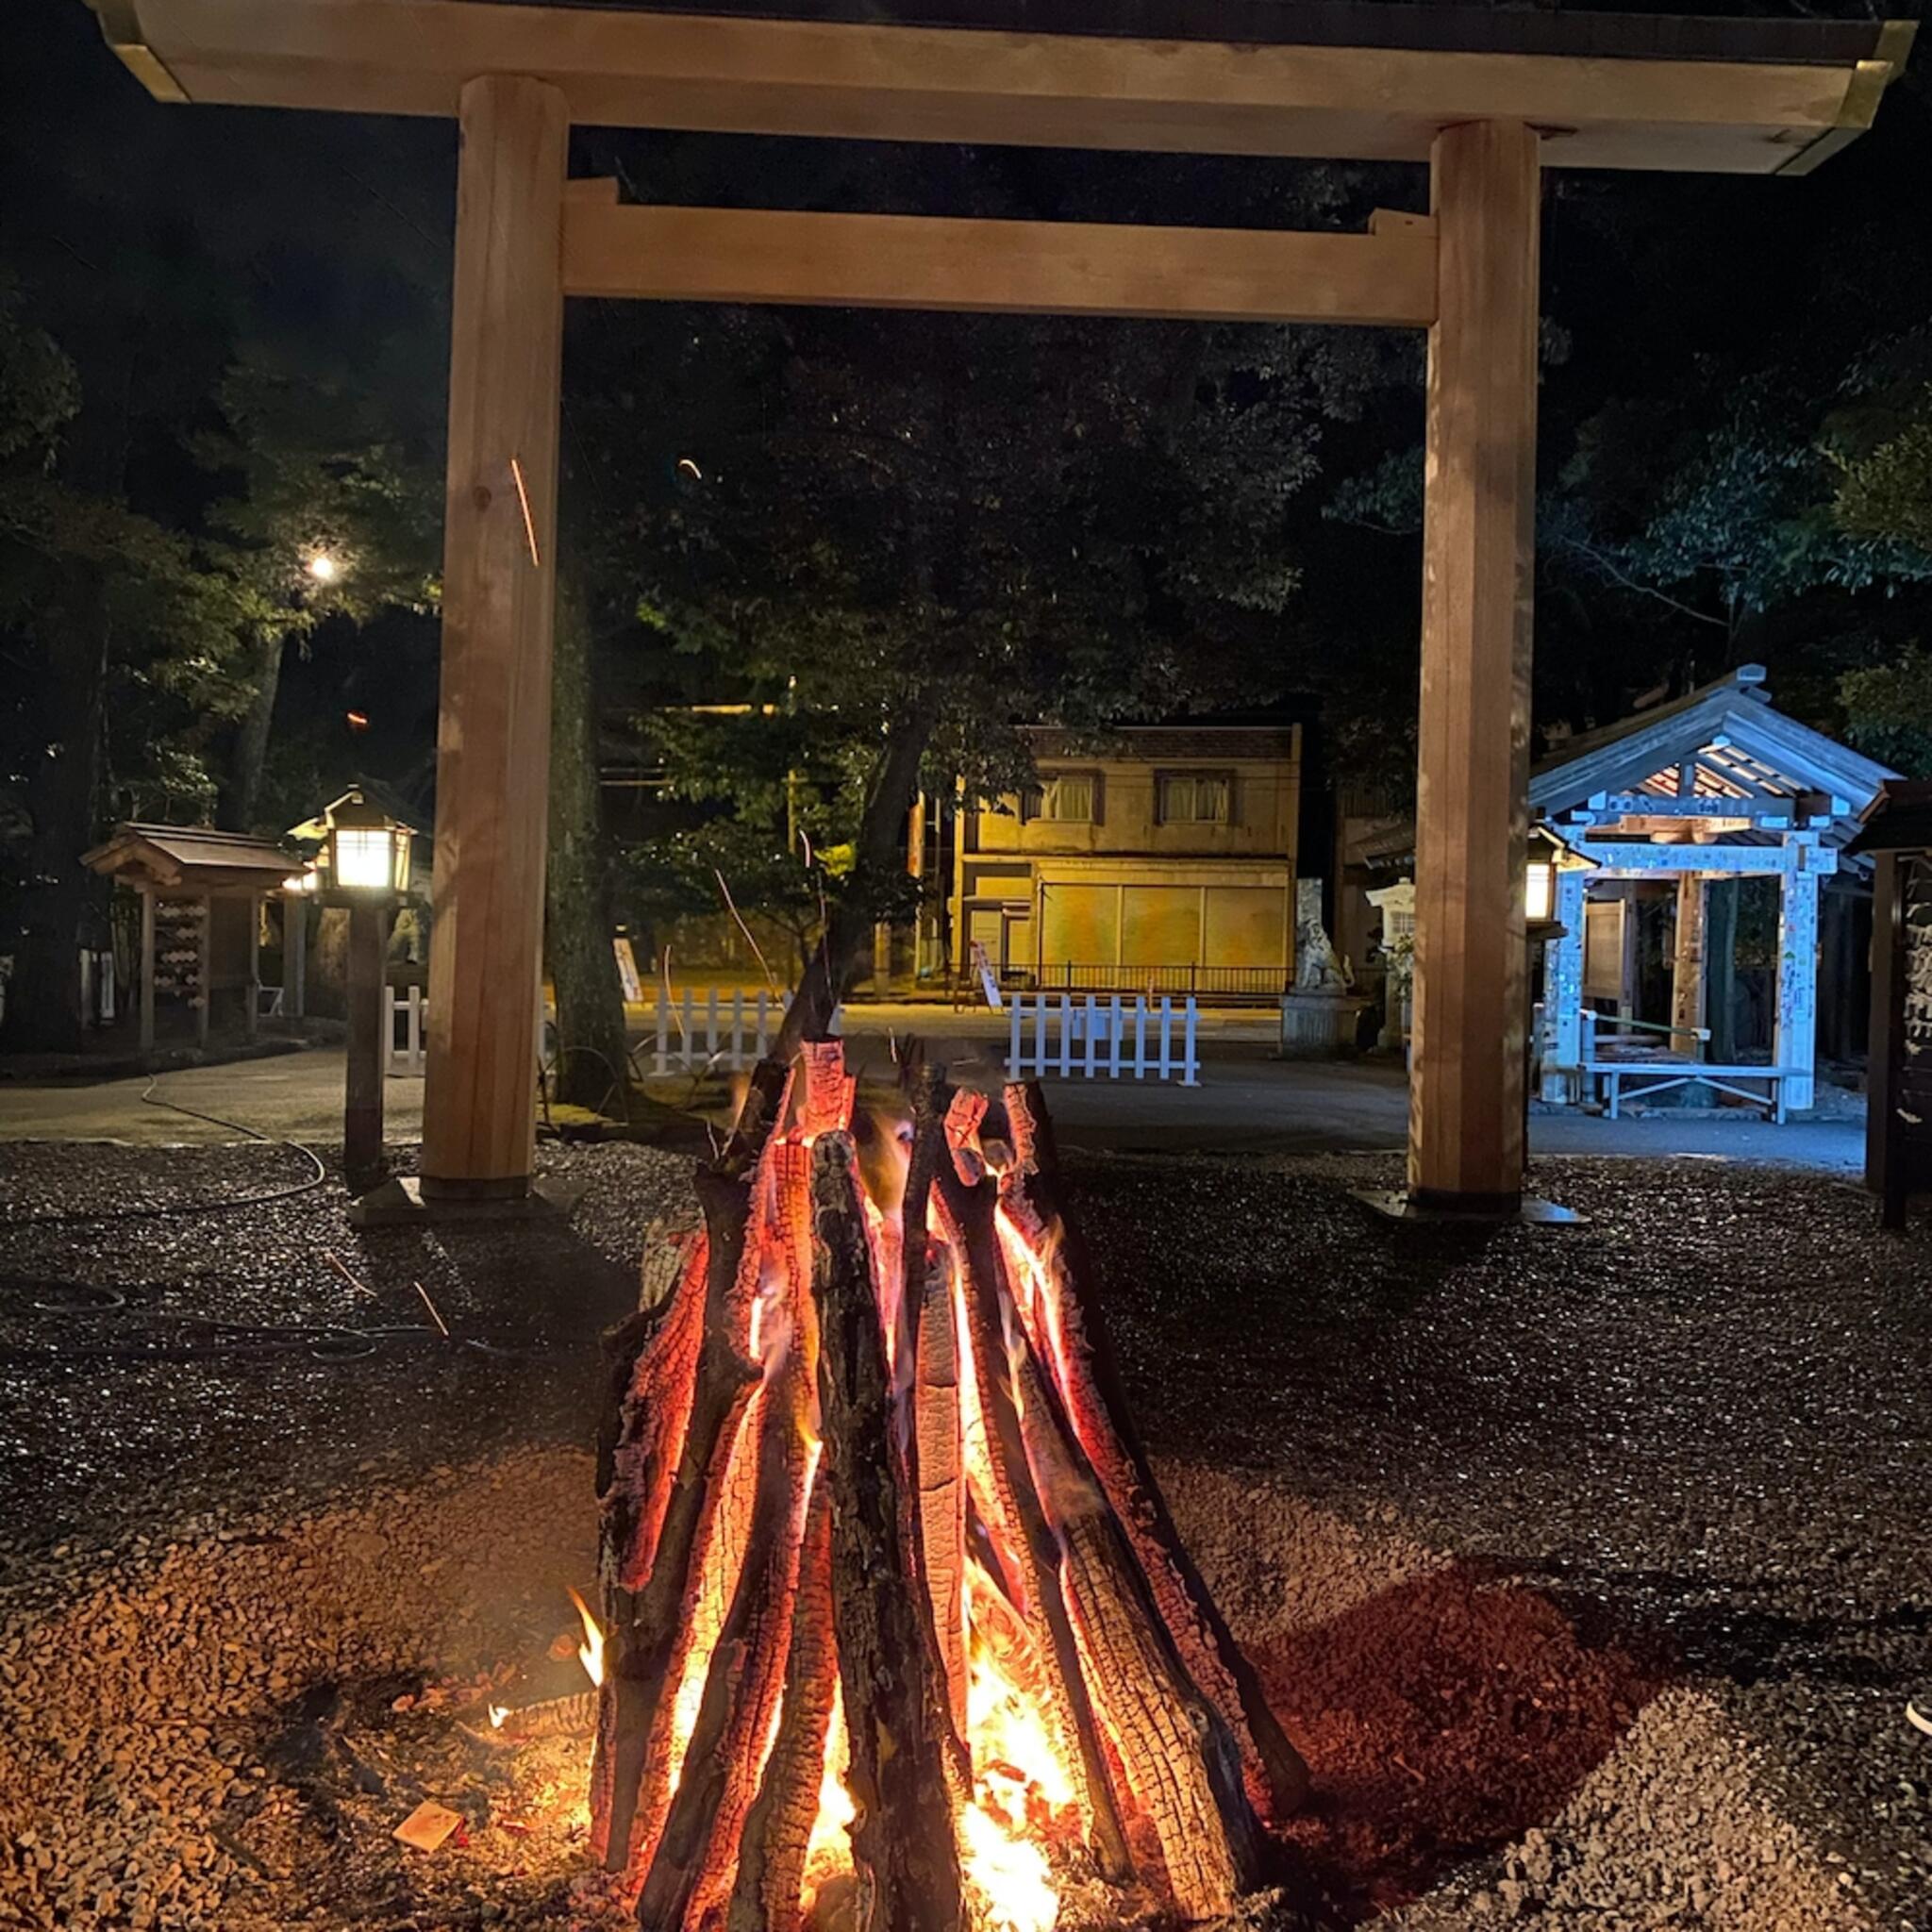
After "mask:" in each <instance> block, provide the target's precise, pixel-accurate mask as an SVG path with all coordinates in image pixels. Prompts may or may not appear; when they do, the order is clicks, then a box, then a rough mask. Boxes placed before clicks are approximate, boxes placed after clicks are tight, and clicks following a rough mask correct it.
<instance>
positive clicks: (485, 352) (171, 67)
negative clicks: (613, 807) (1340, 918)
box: [92, 0, 1913, 1209]
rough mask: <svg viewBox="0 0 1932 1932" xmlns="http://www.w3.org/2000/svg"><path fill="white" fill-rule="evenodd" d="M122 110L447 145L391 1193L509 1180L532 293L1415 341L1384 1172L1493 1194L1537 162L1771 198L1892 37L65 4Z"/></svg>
mask: <svg viewBox="0 0 1932 1932" xmlns="http://www.w3.org/2000/svg"><path fill="white" fill-rule="evenodd" d="M92 4H93V5H94V6H95V8H96V9H97V11H98V12H99V13H100V15H101V19H102V25H103V27H104V29H105V31H106V34H107V37H108V41H109V42H110V43H111V44H112V46H113V47H114V49H115V51H116V52H117V53H118V54H119V55H120V57H121V58H122V59H123V60H124V61H125V62H126V64H127V65H128V66H129V67H130V68H131V69H132V70H133V71H134V73H135V74H136V75H138V76H139V77H140V78H141V79H142V82H143V84H144V85H146V86H147V88H148V89H149V91H150V92H153V93H154V94H155V95H156V96H157V97H158V98H161V99H166V100H174V101H184V102H216V103H225V104H231V105H233V104H256V105H263V106H272V107H280V108H325V109H334V110H342V111H351V112H375V113H416V114H447V115H454V116H456V117H457V118H458V121H459V123H460V125H461V129H462V136H463V145H462V161H461V166H460V173H459V179H458V213H457V258H456V275H455V291H454V301H453V348H452V366H451V390H450V425H449V426H450V435H449V488H448V496H447V516H446V534H445V545H446V549H445V570H444V590H443V626H444V628H443V636H444V648H443V686H442V723H441V753H440V760H441V761H440V769H439V778H438V788H437V866H436V908H435V927H436V941H435V946H434V949H433V956H432V967H431V995H430V999H431V1007H430V1040H429V1070H428V1084H427V1089H426V1092H425V1121H424V1159H423V1169H424V1175H425V1191H430V1192H433V1191H441V1192H445V1193H449V1194H463V1193H469V1194H486V1195H488V1194H503V1193H509V1194H521V1193H523V1192H525V1191H526V1190H527V1185H528V1177H529V1172H530V1166H531V1157H532V1133H533V1106H532V1091H531V1090H532V1079H531V1068H532V1065H533V1063H534V1057H535V1047H534V1038H533V1035H534V1002H533V1000H532V999H531V998H530V992H529V990H530V987H531V985H532V983H533V981H534V980H535V978H536V975H537V972H538V964H539V952H540V941H541V908H542V879H543V821H544V798H545V783H546V775H547V760H548V738H549V677H550V641H551V624H552V606H553V603H554V591H555V584H554V576H553V572H554V568H555V555H554V550H555V545H554V534H555V502H556V469H557V440H558V397H559V389H558V381H559V356H560V348H561V308H562V300H563V297H564V296H565V295H566V294H568V293H594V294H598V295H607V296H610V295H625V296H634V297H641V298H650V299H676V300H717V301H740V302H744V301H758V302H802V303H812V302H818V303H838V304H869V305H870V304H875V305H879V306H897V307H911V308H922V307H924V308H992V309H1021V310H1026V311H1031V312H1064V313H1083V314H1114V315H1141V316H1172V317H1185V318H1208V319H1214V320H1226V319H1229V318H1236V319H1241V318H1245V319H1252V320H1257V321H1270V322H1283V321H1302V322H1339V323H1373V324H1381V325H1403V326H1412V327H1418V328H1426V329H1427V330H1428V331H1429V377H1428V408H1427V423H1428V428H1427V437H1428V483H1427V492H1426V513H1425V522H1424V591H1423V632H1424V643H1423V686H1422V712H1421V728H1420V734H1419V738H1420V757H1419V795H1420V800H1421V812H1420V825H1421V849H1420V852H1419V854H1418V877H1417V890H1418V898H1417V932H1416V941H1417V950H1416V964H1417V994H1416V1036H1417V1047H1416V1071H1415V1078H1414V1081H1413V1085H1412V1093H1411V1113H1410V1126H1411V1131H1410V1157H1409V1178H1410V1188H1411V1192H1412V1194H1413V1195H1414V1196H1415V1197H1416V1198H1418V1199H1419V1200H1420V1201H1423V1202H1424V1203H1433V1204H1436V1205H1440V1206H1443V1207H1447V1208H1478V1209H1480V1208H1510V1207H1511V1206H1513V1204H1514V1203H1515V1201H1516V1199H1517V1197H1518V1194H1519V1192H1520V1189H1521V1182H1522V1174H1523V1110H1522V1092H1523V1085H1522V1083H1523V1064H1524V1057H1523V1052H1522V1047H1523V1034H1524V1009H1525V1000H1524V939H1523V934H1524V913H1523V901H1522V876H1523V868H1524V837H1525V831H1526V821H1525V816H1524V814H1525V797H1524V787H1525V779H1526V769H1525V767H1526V749H1527V744H1528V722H1529V721H1528V697H1529V647H1530V589H1531V582H1530V579H1531V555H1532V534H1533V533H1532V529H1531V519H1532V513H1533V511H1532V506H1533V496H1534V467H1535V464H1534V451H1535V423H1536V342H1537V331H1538V311H1539V303H1538V278H1539V277H1538V260H1539V236H1540V227H1541V215H1540V207H1541V173H1542V170H1543V169H1544V168H1545V167H1554V168H1562V167H1577V168H1627V169H1650V170H1656V169H1664V170H1671V169H1681V170H1693V171H1708V172H1724V173H1736V174H1761V175H1774V174H1789V173H1797V172H1802V171H1803V170H1805V169H1807V168H1808V167H1811V166H1815V165H1816V164H1817V163H1818V162H1819V161H1820V160H1822V159H1823V158H1825V157H1826V156H1828V155H1829V154H1830V153H1831V152H1832V151H1833V150H1834V149H1835V148H1837V147H1838V146H1840V145H1841V144H1842V143H1843V142H1846V141H1848V140H1851V139H1853V138H1854V137H1855V136H1856V135H1857V133H1858V131H1859V130H1860V129H1862V128H1863V127H1865V126H1867V125H1870V123H1871V120H1872V118H1873V115H1874V112H1875V110H1876V107H1877V103H1878V99H1879V96H1880V94H1881V93H1882V92H1883V90H1884V87H1885V85H1886V84H1887V82H1888V81H1889V80H1890V77H1891V76H1892V75H1894V74H1895V73H1896V72H1897V70H1898V68H1899V66H1900V65H1901V63H1902V62H1903V60H1904V58H1905V55H1906V51H1907V47H1908V45H1909V43H1910V40H1911V35H1912V31H1913V29H1912V27H1911V26H1910V25H1901V24H1895V23H1894V24H1872V25H1863V24H1851V25H1845V24H1840V23H1827V22H1819V21H1808V20H1807V21H1760V20H1733V19H1724V20H1683V19H1677V20H1674V19H1669V18H1661V17H1658V16H1654V15H1645V16H1641V17H1624V16H1615V15H1602V14H1578V13H1575V12H1564V13H1560V14H1559V13H1545V12H1522V11H1516V10H1509V9H1505V10H1495V9H1491V8H1476V7H1456V6H1442V7H1439V6H1427V7H1422V6H1384V5H1346V4H1342V5H1334V4H1308V5H1302V4H1294V0H1207V4H1201V5H1194V4H1186V0H1113V4H1110V5H1108V6H1107V7H1105V8H1100V7H1095V6H1092V5H1089V4H1083V0H709V4H684V5H675V6H661V5H658V6H640V5H632V6H586V5H560V6H531V5H497V4H485V0H92ZM574 122H575V123H583V124H599V125H636V126H650V127H654V128H686V129H707V130H715V131H722V132H738V133H760V134H790V135H811V136H821V137H829V138H848V139H866V140H895V141H937V142H973V143H1017V144H1024V145H1038V146H1055V147H1088V148H1095V149H1113V150H1129V149H1140V150H1150V149H1151V150H1163V151H1170V152H1189V153H1213V154H1225V155H1273V156H1311V157H1332V158H1355V159H1374V160H1393V161H1404V160H1406V161H1412V162H1415V163H1418V164H1424V163H1425V164H1426V165H1427V168H1428V171H1429V182H1430V187H1429V201H1428V208H1427V211H1426V212H1423V211H1421V210H1413V211H1402V212H1395V213H1391V214H1388V215H1385V216H1380V217H1377V218H1376V220H1375V221H1374V223H1373V224H1372V225H1371V227H1370V231H1369V232H1368V233H1367V234H1365V235H1338V234H1312V235H1294V234H1279V233H1256V232H1250V231H1242V230H1213V229H1188V228H1134V227H1128V226H1120V225H1074V224H1051V223H1023V222H974V221H959V220H940V219H928V218H924V217H919V216H879V215H868V214H849V213H840V212H833V213H798V212H791V211H785V210H758V209H753V210H733V211H729V212H726V211H721V210H715V209H690V208H634V207H625V206H624V205H622V203H621V202H620V200H619V198H618V196H617V193H616V192H615V189H614V186H613V185H612V184H609V183H572V182H568V181H567V180H566V178H565V177H566V174H567V163H568V136H569V129H570V126H571V125H572V124H573V123H574Z"/></svg>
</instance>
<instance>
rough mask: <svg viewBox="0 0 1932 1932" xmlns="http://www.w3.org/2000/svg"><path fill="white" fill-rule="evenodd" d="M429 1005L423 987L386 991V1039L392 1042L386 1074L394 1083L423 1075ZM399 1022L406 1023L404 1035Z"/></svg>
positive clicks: (383, 1011) (384, 1000) (383, 991)
mask: <svg viewBox="0 0 1932 1932" xmlns="http://www.w3.org/2000/svg"><path fill="white" fill-rule="evenodd" d="M427 1005H428V1002H427V1001H426V1000H425V998H424V995H423V989H422V988H421V987H420V986H412V987H409V988H408V989H407V990H405V989H403V988H399V987H393V986H385V987H384V988H383V990H382V1015H383V1022H384V1026H385V1032H384V1036H383V1037H384V1038H385V1039H386V1040H387V1041H389V1064H388V1066H387V1067H386V1068H385V1069H384V1071H385V1072H386V1073H387V1074H389V1077H390V1078H391V1080H402V1079H421V1078H422V1076H423V1015H424V1011H425V1008H426V1007H427ZM398 1020H400V1021H401V1022H402V1029H401V1033H400V1035H399V1034H398V1032H397V1028H396V1022H397V1021H398Z"/></svg>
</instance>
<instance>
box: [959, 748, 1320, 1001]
mask: <svg viewBox="0 0 1932 1932" xmlns="http://www.w3.org/2000/svg"><path fill="white" fill-rule="evenodd" d="M1032 742H1033V752H1034V758H1035V759H1036V761H1037V763H1038V765H1039V768H1040V774H1041V783H1040V785H1039V787H1038V788H1036V789H1035V790H1034V791H1031V792H1029V793H1028V794H1027V796H1026V797H1024V799H1022V798H1015V797H1007V798H1003V799H1001V800H999V801H997V803H994V804H990V805H989V804H969V805H967V807H966V808H964V810H963V812H962V814H961V818H960V823H959V836H958V841H956V848H955V858H954V879H953V932H954V934H955V942H956V944H957V945H958V952H959V958H958V967H959V969H960V971H961V972H962V973H965V972H968V971H970V970H971V969H972V966H973V956H972V949H973V947H974V944H977V945H979V946H981V947H983V948H984V949H985V955H986V958H987V961H988V962H989V963H990V964H991V965H992V966H993V967H995V968H996V969H997V970H998V971H999V972H1000V974H1001V975H1002V977H1003V978H1005V979H1006V980H1007V981H1008V983H1011V984H1017V985H1032V986H1040V987H1046V988H1070V989H1072V990H1074V991H1081V992H1092V991H1108V992H1110V991H1123V992H1149V991H1151V992H1199V993H1201V994H1203V995H1204V996H1205V995H1209V994H1214V995H1221V996H1228V995H1246V996H1248V997H1256V996H1261V995H1273V994H1274V993H1277V992H1279V991H1282V990H1283V989H1284V988H1285V987H1286V986H1287V985H1288V984H1289V981H1290V979H1291V976H1292V973H1293V964H1294V874H1295V829H1296V824H1297V822H1298V815H1299V809H1300V802H1301V732H1300V729H1299V727H1298V726H1295V725H1290V724H1283V725H1267V726H1256V725H1247V724H1241V725H1235V724H1186V725H1150V726H1142V727H1136V728H1131V729H1127V730H1124V731H1121V732H1118V733H1116V734H1115V735H1114V737H1113V739H1112V740H1111V741H1110V746H1111V748H1110V749H1109V750H1108V752H1107V753H1106V754H1105V755H1103V756H1088V755H1085V754H1082V753H1080V752H1078V751H1077V750H1075V748H1074V742H1073V741H1072V740H1070V739H1069V737H1068V736H1067V734H1065V733H1063V732H1057V731H1048V730H1041V731H1038V732H1035V733H1034V734H1032Z"/></svg>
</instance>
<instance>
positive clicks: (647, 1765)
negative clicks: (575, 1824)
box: [591, 1061, 790, 1878]
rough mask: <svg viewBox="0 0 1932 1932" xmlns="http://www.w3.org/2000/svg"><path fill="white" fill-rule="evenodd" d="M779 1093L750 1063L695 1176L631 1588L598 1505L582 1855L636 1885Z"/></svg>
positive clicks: (735, 1396)
mask: <svg viewBox="0 0 1932 1932" xmlns="http://www.w3.org/2000/svg"><path fill="white" fill-rule="evenodd" d="M789 1085H790V1082H789V1079H788V1077H787V1075H786V1074H785V1072H784V1070H783V1069H782V1068H780V1067H777V1066H774V1064H772V1063H771V1062H770V1061H766V1062H764V1063H763V1064H761V1065H760V1066H759V1067H758V1070H757V1071H756V1072H755V1073H754V1074H753V1076H752V1084H751V1087H750V1089H749V1090H748V1091H747V1092H746V1095H745V1101H744V1106H743V1108H741V1112H740V1115H739V1122H738V1125H737V1126H736V1127H735V1128H734V1129H733V1131H732V1137H731V1141H730V1142H729V1143H728V1144H727V1146H726V1147H725V1150H724V1154H723V1155H722V1156H721V1157H720V1158H719V1159H718V1160H717V1161H716V1162H714V1163H713V1164H711V1165H710V1166H708V1167H705V1168H701V1169H700V1170H699V1172H698V1175H697V1191H698V1200H699V1204H700V1206H701V1207H702V1208H703V1210H704V1215H705V1229H706V1247H705V1257H706V1267H705V1305H704V1324H703V1335H702V1341H701V1342H700V1345H699V1348H698V1350H697V1357H696V1363H695V1368H694V1374H693V1379H692V1389H691V1399H690V1411H689V1421H688V1423H687V1424H686V1426H685V1428H684V1430H683V1433H682V1441H681V1445H680V1452H679V1456H678V1460H677V1469H676V1475H675V1481H674V1483H673V1486H672V1490H671V1493H670V1496H669V1498H668V1501H667V1502H666V1505H665V1507H664V1510H663V1518H662V1527H661V1529H660V1531H659V1533H658V1539H657V1545H656V1548H655V1551H654V1552H653V1557H652V1561H651V1567H650V1571H649V1574H647V1575H645V1576H643V1577H642V1578H641V1580H640V1581H637V1582H635V1583H633V1582H631V1581H628V1580H626V1576H625V1572H624V1570H623V1569H622V1567H620V1566H619V1565H618V1564H617V1563H616V1562H615V1561H614V1560H613V1559H614V1557H616V1555H617V1554H618V1553H617V1552H615V1551H614V1550H613V1548H612V1545H611V1539H610V1536H609V1534H608V1530H609V1527H610V1525H611V1524H612V1522H613V1520H616V1521H621V1520H622V1517H623V1514H624V1504H623V1501H622V1499H621V1497H618V1496H612V1495H607V1498H606V1501H605V1519H604V1520H605V1525H606V1530H607V1534H606V1536H605V1538H604V1549H603V1553H602V1556H603V1564H604V1603H605V1622H606V1625H607V1627H608V1629H609V1630H610V1632H611V1634H612V1635H613V1637H614V1638H615V1640H616V1648H615V1657H614V1658H613V1663H614V1666H615V1668H614V1671H613V1673H612V1691H613V1694H612V1695H611V1696H610V1697H609V1698H608V1699H607V1700H606V1716H605V1719H604V1721H603V1722H602V1723H601V1724H600V1725H599V1728H598V1751H597V1759H596V1764H595V1768H594V1769H593V1771H592V1774H591V1790H592V1798H593V1804H594V1805H595V1806H596V1807H597V1808H596V1809H595V1811H594V1813H593V1815H594V1819H595V1823H594V1827H593V1833H592V1847H593V1849H594V1850H595V1851H596V1853H597V1855H598V1856H599V1857H602V1858H603V1859H604V1861H605V1863H606V1864H607V1865H608V1866H609V1867H611V1868H612V1869H613V1870H618V1871H624V1872H627V1873H632V1874H638V1876H639V1877H640V1878H641V1876H642V1874H644V1873H645V1872H646V1871H647V1870H648V1869H649V1862H650V1859H651V1857H652V1856H653V1854H654V1853H655V1851H656V1848H657V1833H658V1828H660V1826H661V1822H662V1818H663V1814H664V1812H665V1810H666V1809H667V1808H668V1807H669V1802H670V1789H669V1787H670V1784H671V1782H672V1779H673V1776H674V1775H675V1769H676V1767H675V1763H674V1762H672V1759H673V1757H675V1744H676V1740H675V1735H673V1732H672V1722H673V1720H674V1719H675V1709H674V1707H673V1705H672V1701H671V1699H670V1698H669V1697H668V1696H667V1695H666V1691H667V1689H668V1688H670V1687H672V1686H673V1685H675V1684H676V1683H678V1682H681V1681H682V1678H683V1675H684V1670H685V1667H686V1666H687V1665H688V1664H689V1662H690V1657H691V1644H692V1640H693V1638H694V1636H695V1634H696V1633H695V1630H694V1627H693V1619H692V1617H691V1614H690V1612H691V1607H692V1600H693V1598H694V1596H695V1594H696V1590H697V1587H698V1585H699V1584H700V1583H701V1581H702V1578H703V1573H704V1568H705V1565H704V1561H703V1558H704V1555H705V1552H706V1550H707V1548H708V1545H709V1544H710V1542H711V1541H712V1539H713V1537H714V1536H715V1533H716V1529H717V1520H718V1515H719V1511H720V1507H721V1506H722V1504H723V1503H724V1491H726V1489H727V1487H728V1476H729V1473H730V1465H731V1462H732V1459H733V1452H734V1450H735V1449H736V1447H737V1443H738V1436H739V1432H740V1425H741V1423H742V1422H743V1420H744V1416H745V1411H746V1409H747V1407H749V1405H750V1402H751V1397H752V1392H753V1391H754V1390H755V1389H756V1388H757V1387H758V1382H759V1379H760V1377H759V1374H758V1370H757V1368H755V1367H754V1366H753V1365H752V1364H751V1363H750V1362H748V1361H746V1360H745V1359H744V1358H743V1357H741V1355H740V1354H739V1353H738V1351H737V1350H736V1349H735V1348H733V1347H732V1345H731V1341H730V1338H729V1335H728V1333H727V1330H726V1311H727V1308H728V1307H729V1303H730V1300H731V1296H732V1293H733V1291H734V1289H735V1287H736V1284H737V1279H738V1271H739V1266H740V1264H741V1261H742V1259H743V1254H744V1246H745V1235H746V1224H747V1223H748V1221H749V1220H750V1216H751V1208H752V1194H753V1189H752V1184H751V1182H750V1180H749V1179H747V1175H748V1174H753V1173H755V1171H756V1169H757V1166H758V1159H759V1158H760V1157H761V1156H762V1154H763V1152H764V1149H765V1144H766V1142H767V1141H769V1140H770V1138H771V1135H772V1131H773V1128H774V1126H775V1125H776V1124H777V1121H778V1118H779V1113H780V1109H781V1108H782V1106H783V1096H784V1094H785V1093H786V1092H787V1091H788V1089H789ZM647 1771H648V1772H649V1774H650V1775H649V1776H648V1777H647V1775H646V1773H647ZM640 1826H642V1829H640Z"/></svg>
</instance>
